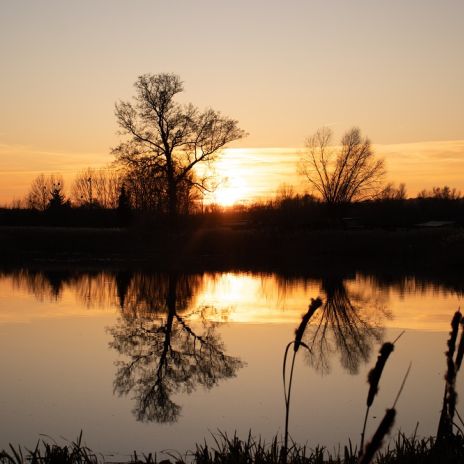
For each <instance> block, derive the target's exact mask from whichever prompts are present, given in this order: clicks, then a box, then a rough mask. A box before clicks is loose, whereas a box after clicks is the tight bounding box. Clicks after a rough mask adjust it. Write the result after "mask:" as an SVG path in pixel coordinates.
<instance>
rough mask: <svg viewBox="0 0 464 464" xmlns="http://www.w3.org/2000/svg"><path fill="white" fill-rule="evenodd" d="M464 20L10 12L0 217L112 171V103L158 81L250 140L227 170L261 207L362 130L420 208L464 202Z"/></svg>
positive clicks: (292, 12)
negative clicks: (58, 185) (454, 191)
mask: <svg viewBox="0 0 464 464" xmlns="http://www.w3.org/2000/svg"><path fill="white" fill-rule="evenodd" d="M463 17H464V2H462V0H442V1H440V2H437V1H435V0H420V1H419V0H402V1H399V0H392V1H388V2H387V1H378V2H372V1H368V0H351V1H350V2H346V0H328V1H326V0H314V1H311V2H308V1H307V0H292V1H290V2H282V1H280V0H254V1H253V2H250V1H248V0H235V1H234V2H217V1H214V0H197V1H195V2H184V1H180V0H172V1H170V2H164V1H159V0H138V1H137V2H127V1H124V0H111V1H110V0H102V1H99V2H95V1H93V0H81V1H79V2H62V1H60V0H42V1H40V2H31V1H28V0H17V1H15V2H3V3H2V14H1V15H0V56H1V57H2V73H1V77H0V79H1V83H2V85H1V86H0V101H1V103H2V104H1V111H0V204H5V203H8V202H10V201H11V200H13V199H14V198H16V199H18V198H21V197H23V196H24V194H25V192H26V190H27V186H28V184H29V183H30V181H31V180H32V178H33V177H34V176H35V175H36V174H38V173H41V172H44V173H50V172H61V173H63V174H64V176H65V179H67V180H68V186H69V179H70V178H71V177H72V176H73V175H74V174H75V173H77V172H78V171H79V170H81V169H83V168H85V167H87V166H93V167H99V166H104V165H106V164H107V163H109V162H110V161H111V156H110V155H109V152H110V149H111V147H113V146H115V145H117V143H118V138H117V136H116V135H115V134H116V131H117V127H116V122H115V118H114V103H115V102H116V101H118V100H119V99H129V98H130V97H131V96H132V95H133V87H132V84H133V83H134V82H135V80H136V78H137V76H139V75H140V74H144V73H155V74H156V73H161V72H173V73H176V74H179V75H180V76H181V78H182V80H183V81H184V87H185V92H184V93H183V94H182V95H181V97H180V100H181V101H182V102H192V103H194V104H195V105H197V106H199V107H200V108H205V107H212V108H214V109H216V110H219V111H221V112H223V113H224V114H226V115H228V116H230V117H232V118H234V119H237V120H238V121H239V122H240V126H241V127H242V128H243V129H244V130H245V131H247V132H248V133H249V136H248V137H247V138H246V139H244V140H242V141H240V142H238V143H236V144H234V145H233V147H235V148H240V149H242V151H240V152H235V153H234V152H233V151H228V152H226V155H225V156H226V158H227V159H232V158H233V157H235V156H236V157H237V160H239V161H237V160H236V161H231V162H230V163H231V165H230V166H231V167H230V169H229V168H227V166H228V165H227V164H226V163H225V162H224V163H223V164H222V166H221V165H220V166H219V167H218V170H219V171H221V170H222V171H225V170H226V171H227V172H226V174H225V175H224V176H223V177H228V178H229V183H230V182H232V180H233V179H234V178H237V177H240V180H237V179H236V180H235V181H234V182H235V184H234V185H235V187H234V188H236V190H239V191H242V192H247V195H248V196H249V197H250V196H251V197H252V198H255V197H257V196H260V195H262V194H266V195H268V194H269V193H270V192H274V191H275V190H276V188H277V187H278V185H279V184H280V183H282V182H285V183H288V184H294V185H295V186H297V184H299V182H300V179H299V178H298V177H296V175H295V172H296V169H294V167H293V166H294V159H295V155H294V153H295V150H297V149H298V148H299V147H302V146H303V144H304V139H305V138H306V137H307V136H308V135H310V134H312V133H314V132H315V131H316V130H317V129H318V128H320V127H323V126H330V127H331V128H332V129H333V130H334V132H335V134H336V135H337V137H339V136H340V135H341V134H342V133H343V132H345V131H346V130H348V129H349V128H351V127H352V126H358V127H360V128H361V130H362V132H363V133H364V134H365V135H367V136H369V138H370V139H371V140H372V142H373V143H374V144H376V149H377V153H378V154H379V155H381V156H384V157H385V160H386V164H387V168H388V171H389V177H390V180H392V181H395V182H397V183H398V182H405V183H406V184H407V186H408V191H409V192H410V194H412V195H413V194H415V193H416V192H417V190H420V189H422V188H430V187H431V186H432V185H443V184H448V185H450V186H452V187H456V188H459V189H461V190H464V185H462V181H461V178H462V177H464V176H461V175H460V174H461V173H463V172H464V171H463V169H462V167H463V159H464V150H463V143H462V141H463V140H464V109H463V108H464V87H463V85H462V82H464V60H462V58H461V56H462V44H463V43H464V28H463V27H462V18H463ZM269 147H281V148H279V149H278V150H277V149H274V148H272V149H269ZM251 149H253V150H251ZM255 149H258V150H255ZM232 165H233V168H232ZM258 168H259V170H258ZM251 179H254V185H253V186H252V187H250V186H249V181H250V180H251ZM230 185H231V184H230ZM230 188H231V187H230ZM298 188H303V187H301V186H300V187H298ZM234 196H235V197H236V198H237V199H239V200H240V199H241V198H239V197H240V195H239V193H238V192H237V191H236V192H235V193H234Z"/></svg>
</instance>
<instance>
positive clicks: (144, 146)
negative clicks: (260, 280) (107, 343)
mask: <svg viewBox="0 0 464 464" xmlns="http://www.w3.org/2000/svg"><path fill="white" fill-rule="evenodd" d="M134 87H135V95H134V97H133V99H132V101H120V102H117V103H116V104H115V116H116V121H117V123H118V125H119V127H120V135H121V137H122V141H121V143H120V144H119V145H117V146H116V147H114V148H113V149H112V154H113V156H114V163H113V165H112V167H111V169H104V170H98V169H92V168H88V169H86V170H84V171H83V172H81V173H80V174H78V175H77V177H76V178H75V179H74V181H73V183H72V185H71V189H70V194H69V196H68V197H66V195H65V190H64V181H63V176H62V175H59V174H54V175H48V176H46V175H44V174H41V175H39V176H37V177H36V178H35V179H34V181H33V182H32V184H31V187H30V189H29V192H28V194H27V196H26V198H25V199H24V201H22V202H21V206H22V207H26V208H29V209H31V210H36V211H40V212H44V211H55V212H56V211H59V210H63V209H70V208H71V207H74V208H76V207H77V208H81V209H88V210H90V209H107V210H108V209H111V210H119V211H125V212H126V213H127V214H128V211H136V212H142V213H143V214H145V215H149V216H152V217H156V218H164V219H165V221H166V222H168V223H169V224H171V225H175V224H176V223H177V222H178V219H179V217H181V216H187V215H191V214H192V213H198V212H203V211H204V209H203V201H202V200H203V198H204V195H205V194H206V193H208V192H212V191H213V190H214V188H215V183H216V182H215V179H214V177H211V176H208V174H207V172H208V169H206V168H205V166H206V167H207V166H208V165H210V164H211V163H213V162H214V161H215V160H216V159H217V157H218V155H219V154H220V152H221V150H222V149H223V148H224V147H225V146H226V145H227V144H228V143H230V142H232V141H235V140H238V139H241V138H243V137H245V136H246V133H245V131H243V130H242V129H241V128H239V126H238V122H237V121H236V120H233V119H231V118H229V117H227V116H224V115H222V114H221V113H220V112H218V111H215V110H213V109H206V110H204V111H201V110H199V109H198V108H197V107H195V106H194V105H192V104H180V103H178V102H177V101H176V98H177V96H178V95H179V94H180V93H181V92H182V91H183V90H184V88H183V83H182V81H181V80H180V78H179V76H177V75H175V74H156V75H153V74H145V75H142V76H139V78H138V79H137V81H136V82H135V84H134ZM305 147H306V150H305V154H304V155H303V156H302V158H301V160H300V163H299V166H298V169H299V172H300V174H301V175H302V176H304V177H305V178H306V180H307V185H308V189H309V194H306V195H303V196H301V195H300V196H297V195H294V194H293V191H292V188H291V187H288V186H281V187H279V189H278V192H277V195H276V200H275V201H274V207H275V206H276V205H278V207H279V208H282V207H283V206H285V205H286V206H288V205H289V202H293V203H292V204H293V206H295V205H296V204H299V205H300V206H301V205H305V204H306V205H308V204H314V203H321V204H324V205H326V206H327V207H329V208H330V209H331V210H332V211H335V210H336V211H338V212H340V211H342V212H343V214H344V212H345V211H346V208H347V206H349V205H352V204H354V203H360V202H365V201H371V202H372V201H377V202H378V201H391V200H406V197H407V193H406V187H405V185H404V184H400V185H399V186H398V187H396V186H394V185H392V184H388V185H385V182H384V179H385V166H384V161H383V160H382V159H378V158H377V157H376V155H375V153H374V151H373V149H372V147H371V143H370V140H369V139H368V138H367V137H364V136H363V135H362V134H361V131H360V129H359V128H356V127H355V128H352V129H350V130H348V131H347V132H346V133H345V134H344V135H343V136H342V138H341V140H340V142H339V144H338V145H336V144H335V143H334V141H333V133H332V131H331V130H330V129H327V128H324V129H320V130H318V131H317V132H315V133H314V134H313V135H312V136H310V137H308V138H307V139H306V144H305ZM198 168H200V169H198ZM279 197H280V199H281V200H282V201H281V202H280V203H279V201H278V199H279ZM418 198H422V199H426V198H435V199H442V200H459V199H460V198H461V194H460V192H458V191H456V189H451V188H449V187H447V186H445V187H434V188H433V189H432V191H425V190H424V191H422V192H420V193H419V195H418ZM270 203H272V201H271V202H268V205H267V207H269V206H270ZM256 206H257V205H253V206H250V207H249V209H250V210H252V209H253V208H254V207H255V209H256ZM261 206H262V205H261ZM209 209H210V210H214V209H216V210H217V209H218V208H217V207H216V208H215V207H214V205H213V206H211V207H210V208H209Z"/></svg>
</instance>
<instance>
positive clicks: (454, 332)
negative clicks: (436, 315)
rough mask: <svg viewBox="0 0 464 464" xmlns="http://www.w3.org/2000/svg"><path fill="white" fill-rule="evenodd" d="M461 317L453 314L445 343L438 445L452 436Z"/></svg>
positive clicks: (460, 346)
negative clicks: (444, 368) (457, 342)
mask: <svg viewBox="0 0 464 464" xmlns="http://www.w3.org/2000/svg"><path fill="white" fill-rule="evenodd" d="M462 321H463V319H462V315H461V312H460V311H459V310H458V311H456V312H455V313H454V316H453V318H452V320H451V330H450V333H449V339H448V342H447V346H448V350H447V352H446V373H445V392H444V394H443V406H442V409H441V413H440V420H439V422H438V430H437V443H438V444H439V445H440V444H442V443H443V442H445V441H449V439H451V438H452V436H453V420H454V414H455V411H456V402H457V393H456V374H457V372H458V370H459V367H460V366H461V362H462V356H463V355H462V350H464V347H463V346H462V344H464V341H463V336H464V335H463V333H461V340H460V342H459V347H458V351H457V354H456V359H454V354H455V352H456V341H457V338H458V332H459V326H461V327H462V330H464V325H463V324H462Z"/></svg>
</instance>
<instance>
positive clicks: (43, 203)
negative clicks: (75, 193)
mask: <svg viewBox="0 0 464 464" xmlns="http://www.w3.org/2000/svg"><path fill="white" fill-rule="evenodd" d="M63 188H64V183H63V177H62V176H61V175H59V174H51V175H49V176H45V175H44V174H39V175H38V176H37V177H36V178H35V179H34V180H33V181H32V183H31V187H30V189H29V193H28V194H27V196H26V204H27V206H28V207H29V208H32V209H37V210H39V211H45V210H46V209H47V207H48V205H49V202H50V200H51V199H52V195H53V193H54V192H58V193H60V194H61V193H62V192H63Z"/></svg>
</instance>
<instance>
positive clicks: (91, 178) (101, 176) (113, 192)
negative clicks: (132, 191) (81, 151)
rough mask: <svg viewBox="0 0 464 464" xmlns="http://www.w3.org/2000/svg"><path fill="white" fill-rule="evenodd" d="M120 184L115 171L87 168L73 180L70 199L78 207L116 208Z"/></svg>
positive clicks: (120, 181)
mask: <svg viewBox="0 0 464 464" xmlns="http://www.w3.org/2000/svg"><path fill="white" fill-rule="evenodd" d="M121 184H122V179H121V176H120V175H119V174H118V173H117V172H116V171H111V170H105V169H98V170H97V169H92V168H87V169H86V170H84V171H82V172H81V173H80V174H78V175H77V177H76V178H75V179H74V182H73V184H72V187H71V198H72V200H73V203H74V204H76V205H78V206H101V207H103V208H116V206H117V203H118V195H119V190H120V187H121Z"/></svg>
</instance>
